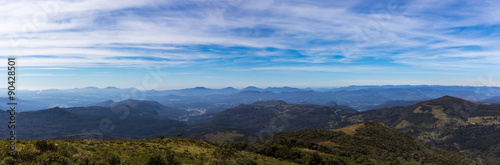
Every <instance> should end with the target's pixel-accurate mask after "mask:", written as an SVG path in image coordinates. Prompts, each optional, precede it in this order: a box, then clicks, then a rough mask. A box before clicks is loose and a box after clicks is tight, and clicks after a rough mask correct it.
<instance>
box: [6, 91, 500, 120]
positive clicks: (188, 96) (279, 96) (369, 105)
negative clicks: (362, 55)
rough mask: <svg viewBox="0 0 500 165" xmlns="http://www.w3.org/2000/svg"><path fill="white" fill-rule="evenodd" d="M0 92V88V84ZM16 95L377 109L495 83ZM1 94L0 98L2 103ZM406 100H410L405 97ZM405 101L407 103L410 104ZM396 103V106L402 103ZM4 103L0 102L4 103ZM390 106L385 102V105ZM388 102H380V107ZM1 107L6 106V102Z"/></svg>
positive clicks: (73, 101)
mask: <svg viewBox="0 0 500 165" xmlns="http://www.w3.org/2000/svg"><path fill="white" fill-rule="evenodd" d="M0 91H5V89H2V90H0ZM18 93H19V94H18V95H17V96H18V98H19V99H20V100H24V103H22V104H20V106H23V107H24V108H23V109H24V110H26V111H30V110H39V109H45V108H50V107H56V106H59V107H85V106H90V105H95V104H97V103H100V102H103V101H106V100H112V101H115V102H119V101H123V100H128V99H135V100H151V101H157V102H158V103H160V104H163V105H165V106H169V107H173V108H178V109H198V110H199V111H200V113H216V112H219V111H222V110H224V109H227V108H232V107H235V106H238V105H240V104H251V103H253V102H256V101H268V100H283V101H286V102H287V103H290V104H317V105H324V104H325V103H327V102H330V101H334V102H336V103H337V104H339V105H346V106H349V107H352V108H355V109H357V110H361V111H363V110H369V109H373V108H380V107H381V106H380V105H382V104H384V103H386V102H388V101H389V102H390V101H393V103H394V100H399V102H404V101H415V100H429V99H435V98H439V97H441V96H444V95H449V96H454V97H458V98H462V99H466V100H469V101H473V102H484V103H489V102H491V103H496V102H498V99H496V98H498V97H500V88H499V87H474V86H439V85H417V86H411V85H384V86H349V87H340V88H321V89H314V88H305V89H300V88H292V87H269V88H258V87H254V86H249V87H246V88H243V89H236V88H232V87H227V88H221V89H211V88H206V87H195V88H187V89H178V90H161V91H160V90H138V89H135V88H126V89H121V88H116V87H106V88H96V87H86V88H74V89H63V90H59V89H49V90H40V91H28V90H19V91H18ZM6 101H8V100H6V99H4V103H6ZM409 103H411V102H409ZM409 103H407V104H409ZM407 104H397V103H396V104H395V105H407ZM4 105H5V104H4ZM389 105H390V104H389ZM384 106H387V105H382V107H384ZM0 108H2V109H5V106H4V107H2V106H0Z"/></svg>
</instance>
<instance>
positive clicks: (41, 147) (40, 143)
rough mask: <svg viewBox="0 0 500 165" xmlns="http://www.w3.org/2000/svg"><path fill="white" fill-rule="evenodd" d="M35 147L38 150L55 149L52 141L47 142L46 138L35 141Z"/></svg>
mask: <svg viewBox="0 0 500 165" xmlns="http://www.w3.org/2000/svg"><path fill="white" fill-rule="evenodd" d="M35 147H36V149H38V150H40V152H45V151H56V150H57V147H56V145H54V143H50V142H47V141H46V140H40V141H37V142H36V143H35Z"/></svg>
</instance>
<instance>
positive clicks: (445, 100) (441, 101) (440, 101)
mask: <svg viewBox="0 0 500 165" xmlns="http://www.w3.org/2000/svg"><path fill="white" fill-rule="evenodd" d="M421 103H423V104H429V105H454V104H470V105H473V104H474V103H472V102H470V101H467V100H464V99H461V98H458V97H452V96H448V95H445V96H443V97H440V98H437V99H432V100H428V101H424V102H421Z"/></svg>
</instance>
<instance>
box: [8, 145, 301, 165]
mask: <svg viewBox="0 0 500 165" xmlns="http://www.w3.org/2000/svg"><path fill="white" fill-rule="evenodd" d="M7 143H8V141H7V140H0V146H2V147H1V148H0V164H102V165H115V164H134V165H135V164H148V163H149V164H161V163H165V164H233V163H239V164H244V163H258V164H269V165H275V164H276V165H285V164H294V163H291V162H287V161H280V160H277V159H275V158H271V157H267V156H262V155H259V154H255V153H251V152H247V151H237V150H236V149H234V148H229V149H228V147H226V146H216V145H213V144H210V143H206V142H202V141H199V140H192V139H187V138H164V139H161V138H157V139H143V140H48V141H38V140H19V141H18V146H17V151H18V156H17V157H14V158H13V157H10V156H8V154H7V152H8V150H7V149H6V146H7ZM160 162H161V163H160Z"/></svg>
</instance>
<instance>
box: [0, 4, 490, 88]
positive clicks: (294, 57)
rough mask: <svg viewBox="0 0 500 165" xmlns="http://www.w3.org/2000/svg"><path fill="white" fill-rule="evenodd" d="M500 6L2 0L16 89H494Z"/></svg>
mask: <svg viewBox="0 0 500 165" xmlns="http://www.w3.org/2000/svg"><path fill="white" fill-rule="evenodd" d="M499 8H500V2H498V1H493V0H484V1H465V0H464V1H447V0H443V1H439V2H437V1H430V0H418V1H416V0H415V1H398V0H391V1H368V0H366V1H356V0H353V1H348V2H346V1H330V0H323V1H319V0H318V1H302V0H142V1H137V0H106V1H103V0H81V1H67V0H47V1H31V0H24V1H23V0H21V1H1V0H0V11H1V12H0V18H2V19H1V20H0V24H1V25H2V28H0V41H1V43H0V50H1V51H0V56H1V57H3V58H7V56H16V57H17V58H18V63H19V71H18V74H19V82H18V83H19V84H18V85H19V88H20V89H48V88H59V89H65V88H75V87H87V86H96V87H107V86H116V87H119V88H129V87H133V88H138V89H157V90H163V89H178V88H189V87H195V86H205V87H211V88H223V87H228V86H232V87H237V88H242V87H246V86H250V85H252V86H258V87H268V86H293V87H337V86H348V85H399V84H404V85H406V84H410V85H421V84H428V85H472V86H499V85H500V81H499V80H500V74H499V73H500V72H499V71H500V44H498V41H499V40H500V17H499V15H500V11H499V10H498V9H499ZM4 65H5V64H4ZM2 76H3V77H5V75H2Z"/></svg>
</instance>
